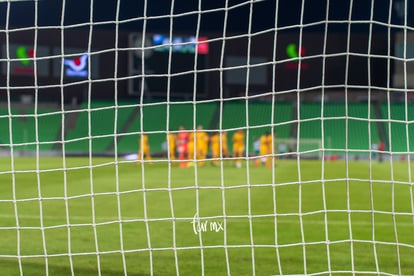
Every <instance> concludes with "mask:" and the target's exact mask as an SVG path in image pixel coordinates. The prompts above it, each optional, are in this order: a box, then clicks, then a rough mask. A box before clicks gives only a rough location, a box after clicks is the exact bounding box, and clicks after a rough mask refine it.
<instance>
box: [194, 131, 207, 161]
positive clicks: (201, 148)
mask: <svg viewBox="0 0 414 276" xmlns="http://www.w3.org/2000/svg"><path fill="white" fill-rule="evenodd" d="M195 135H196V137H195V138H196V151H197V152H196V158H197V160H200V161H199V162H198V165H199V166H203V165H204V164H205V159H206V158H207V153H208V140H209V139H208V135H207V133H206V132H205V131H204V129H203V126H201V125H200V126H198V127H197V131H196V134H195Z"/></svg>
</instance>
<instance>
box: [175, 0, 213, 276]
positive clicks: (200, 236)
mask: <svg viewBox="0 0 414 276" xmlns="http://www.w3.org/2000/svg"><path fill="white" fill-rule="evenodd" d="M174 4H175V1H172V2H171V13H172V14H173V10H174ZM199 5H200V3H199ZM172 18H173V17H171V20H170V41H172V36H173V20H172ZM197 20H198V22H199V20H200V17H198V18H197ZM198 31H199V30H198V29H197V33H198ZM196 51H197V50H196ZM196 53H197V52H196ZM169 54H170V55H171V54H172V45H170V53H169ZM196 60H197V57H195V61H194V63H195V66H197V62H196ZM170 64H171V60H170V61H169V63H168V66H169V67H170ZM192 105H193V129H192V133H193V141H194V142H193V156H188V157H187V159H189V160H188V161H189V162H192V163H194V188H195V193H196V202H195V203H196V217H197V220H200V186H199V183H198V161H199V160H197V78H196V76H194V82H193V98H192ZM203 162H204V161H203ZM202 232H203V231H200V232H199V233H198V241H199V244H200V262H201V263H200V265H201V275H205V271H204V245H203V234H202Z"/></svg>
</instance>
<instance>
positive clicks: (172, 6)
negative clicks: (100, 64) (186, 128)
mask: <svg viewBox="0 0 414 276" xmlns="http://www.w3.org/2000/svg"><path fill="white" fill-rule="evenodd" d="M173 15H174V1H172V2H171V9H170V26H171V28H170V34H169V35H170V41H172V30H173V28H172V25H173ZM171 60H172V49H171V48H170V51H169V52H168V68H167V74H168V76H171V64H172V63H171ZM170 100H171V77H168V78H167V118H166V128H165V129H166V130H167V134H166V135H167V149H168V152H167V159H169V158H170V156H171V148H170V141H169V139H170V136H169V134H170V131H171V130H170ZM171 162H172V160H169V161H168V179H167V182H168V183H167V185H168V198H169V201H170V209H171V219H172V225H173V250H174V261H175V273H176V275H180V267H179V265H178V252H177V239H176V233H177V225H176V218H175V212H174V200H173V193H172V192H173V190H174V188H173V187H172V183H171V173H172V167H171Z"/></svg>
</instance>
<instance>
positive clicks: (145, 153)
mask: <svg viewBox="0 0 414 276" xmlns="http://www.w3.org/2000/svg"><path fill="white" fill-rule="evenodd" d="M138 144H139V151H138V160H143V159H144V158H145V159H147V160H151V159H152V158H151V154H150V146H149V142H148V135H146V134H141V138H140V139H139V143H138Z"/></svg>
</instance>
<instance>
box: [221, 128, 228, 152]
mask: <svg viewBox="0 0 414 276" xmlns="http://www.w3.org/2000/svg"><path fill="white" fill-rule="evenodd" d="M221 147H222V149H221V151H222V153H223V157H229V145H228V143H227V132H226V131H223V132H222V133H221Z"/></svg>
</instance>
